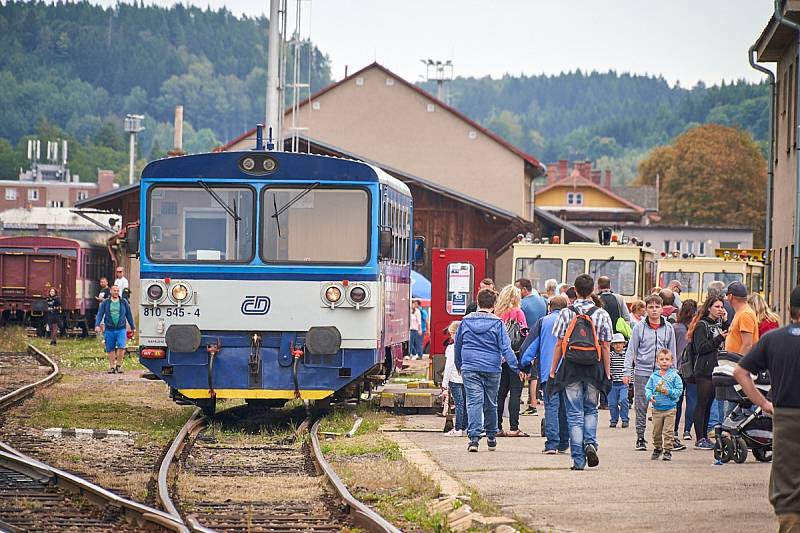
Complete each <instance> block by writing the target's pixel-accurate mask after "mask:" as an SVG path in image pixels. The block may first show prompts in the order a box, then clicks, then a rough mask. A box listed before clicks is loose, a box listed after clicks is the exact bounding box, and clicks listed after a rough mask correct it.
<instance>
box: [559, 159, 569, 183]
mask: <svg viewBox="0 0 800 533" xmlns="http://www.w3.org/2000/svg"><path fill="white" fill-rule="evenodd" d="M568 174H569V161H567V160H566V159H559V160H558V179H560V180H563V179H564V178H566V177H567V175H568Z"/></svg>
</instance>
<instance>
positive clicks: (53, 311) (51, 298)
mask: <svg viewBox="0 0 800 533" xmlns="http://www.w3.org/2000/svg"><path fill="white" fill-rule="evenodd" d="M46 319H47V327H49V328H50V344H51V345H55V344H56V339H57V338H58V328H59V325H60V324H61V299H60V298H59V297H58V291H57V290H56V289H55V288H54V287H51V288H50V290H49V291H48V293H47V317H46Z"/></svg>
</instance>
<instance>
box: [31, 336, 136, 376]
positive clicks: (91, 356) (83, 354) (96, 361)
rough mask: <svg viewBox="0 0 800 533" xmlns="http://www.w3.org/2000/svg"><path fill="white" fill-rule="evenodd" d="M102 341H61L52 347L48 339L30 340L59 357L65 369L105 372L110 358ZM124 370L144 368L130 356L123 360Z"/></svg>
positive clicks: (46, 351)
mask: <svg viewBox="0 0 800 533" xmlns="http://www.w3.org/2000/svg"><path fill="white" fill-rule="evenodd" d="M101 339H102V337H99V338H96V339H93V338H88V339H59V340H58V344H56V345H55V346H50V341H48V340H47V339H41V338H34V339H28V340H29V341H30V342H31V344H33V345H34V346H36V347H37V348H39V349H40V350H42V351H43V352H44V353H46V354H49V355H54V356H55V357H57V358H58V360H59V362H60V364H61V366H62V367H64V369H75V370H90V371H104V370H108V356H107V355H106V353H105V351H104V350H105V348H104V347H103V343H102V342H101ZM122 368H123V369H124V370H142V369H143V368H144V367H143V366H142V365H140V364H139V359H138V356H136V355H135V354H130V355H126V356H125V359H123V363H122Z"/></svg>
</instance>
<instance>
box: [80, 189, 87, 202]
mask: <svg viewBox="0 0 800 533" xmlns="http://www.w3.org/2000/svg"><path fill="white" fill-rule="evenodd" d="M87 198H89V191H78V201H80V200H86V199H87Z"/></svg>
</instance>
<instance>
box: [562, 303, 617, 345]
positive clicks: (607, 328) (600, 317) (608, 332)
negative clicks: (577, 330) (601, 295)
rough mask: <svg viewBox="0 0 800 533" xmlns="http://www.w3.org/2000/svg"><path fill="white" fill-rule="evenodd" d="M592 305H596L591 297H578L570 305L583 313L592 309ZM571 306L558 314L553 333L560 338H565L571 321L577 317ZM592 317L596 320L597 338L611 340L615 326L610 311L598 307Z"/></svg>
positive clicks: (601, 340)
mask: <svg viewBox="0 0 800 533" xmlns="http://www.w3.org/2000/svg"><path fill="white" fill-rule="evenodd" d="M592 306H594V302H593V301H592V300H590V299H589V300H581V299H577V300H575V302H574V303H573V304H572V305H571V306H570V307H575V308H576V309H577V310H578V311H580V312H581V313H585V312H587V311H588V310H589V309H591V308H592ZM570 307H565V308H564V309H562V310H561V312H560V313H559V314H558V320H556V323H555V325H554V326H553V335H555V336H556V337H558V338H559V339H563V338H564V334H565V333H566V332H567V327H569V323H570V322H572V319H573V318H574V317H575V312H574V311H573V310H572V309H570ZM590 318H591V319H592V322H594V329H595V331H596V332H597V340H598V341H600V342H604V341H605V342H611V337H612V336H613V335H614V327H613V326H612V325H611V317H610V316H609V314H608V312H607V311H606V310H605V309H602V308H597V309H596V310H595V312H594V313H592V314H591V315H590Z"/></svg>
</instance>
